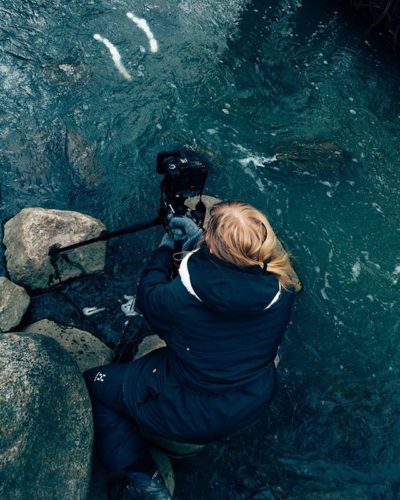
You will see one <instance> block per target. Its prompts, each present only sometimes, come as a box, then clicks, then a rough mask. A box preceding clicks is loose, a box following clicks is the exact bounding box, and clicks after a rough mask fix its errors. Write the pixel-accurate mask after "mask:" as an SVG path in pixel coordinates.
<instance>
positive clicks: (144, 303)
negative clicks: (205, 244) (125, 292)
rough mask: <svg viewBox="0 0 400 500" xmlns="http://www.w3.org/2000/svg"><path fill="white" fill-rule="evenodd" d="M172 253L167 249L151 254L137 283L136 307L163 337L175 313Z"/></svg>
mask: <svg viewBox="0 0 400 500" xmlns="http://www.w3.org/2000/svg"><path fill="white" fill-rule="evenodd" d="M172 255H173V251H172V250H171V249H170V248H168V247H161V248H158V249H157V250H155V251H154V252H153V254H152V255H151V257H150V260H149V262H148V264H147V266H146V267H145V269H144V271H143V272H142V275H141V277H140V281H139V287H138V293H137V297H136V300H137V305H138V306H139V309H140V311H141V312H142V314H143V316H144V317H145V318H146V320H147V321H148V322H149V323H150V325H151V326H152V327H153V328H154V329H155V330H156V333H158V334H159V335H160V336H162V337H165V334H166V333H167V332H168V331H169V328H168V327H169V326H170V324H171V321H172V320H173V317H174V313H175V311H176V303H177V300H176V297H175V293H174V286H173V284H174V282H173V281H172V270H173V257H172Z"/></svg>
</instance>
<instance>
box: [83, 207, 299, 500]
mask: <svg viewBox="0 0 400 500" xmlns="http://www.w3.org/2000/svg"><path fill="white" fill-rule="evenodd" d="M170 226H171V228H172V230H173V232H174V233H175V235H177V233H178V231H177V229H179V230H180V238H181V239H183V248H184V249H187V247H188V246H189V245H191V244H192V243H193V240H194V239H196V237H197V236H198V227H197V226H196V224H195V223H194V222H193V221H191V219H189V218H187V217H175V218H173V219H172V221H171V223H170ZM182 234H183V236H182ZM201 240H202V241H201V244H200V248H199V249H198V250H196V251H195V252H191V253H189V254H188V255H186V257H185V258H184V259H183V261H182V263H181V266H180V269H179V275H178V276H177V277H176V278H175V279H172V278H171V275H172V271H173V265H174V264H173V248H174V241H173V239H172V238H171V237H170V236H169V235H165V236H164V238H163V240H162V242H161V245H160V247H159V248H158V249H157V250H156V251H155V252H154V253H153V255H152V257H151V259H150V261H149V263H148V265H147V266H146V268H145V270H144V272H143V274H142V276H141V279H140V283H139V289H138V296H137V300H138V305H139V307H140V310H141V312H142V313H143V315H144V316H145V318H146V319H147V320H148V322H149V323H150V324H151V326H152V327H153V329H154V331H155V332H156V333H157V334H158V335H160V337H162V338H163V339H164V340H165V342H166V343H167V346H166V347H165V348H162V349H158V350H156V351H153V352H151V353H150V354H148V355H146V356H144V357H143V358H140V359H138V360H137V361H134V362H133V363H130V364H126V365H108V366H106V367H100V368H96V369H92V370H89V371H88V372H86V374H85V379H86V382H87V385H88V388H89V391H90V394H91V397H92V402H93V413H94V423H95V439H96V445H97V450H98V453H99V454H100V456H101V458H102V460H103V462H105V464H106V465H107V466H108V468H111V469H113V470H116V471H117V470H124V471H125V472H126V476H127V485H126V487H125V489H124V493H123V494H124V495H125V496H124V498H149V499H159V500H161V499H167V498H170V497H169V495H168V493H167V491H166V489H165V487H164V485H163V483H162V480H160V477H159V475H158V474H157V472H156V471H155V467H154V464H153V462H152V459H151V457H150V454H149V449H148V445H147V443H146V441H145V440H144V439H143V438H142V437H141V435H140V434H139V432H138V428H141V429H144V430H146V431H147V432H150V433H153V434H156V435H159V436H161V437H164V438H167V439H172V440H175V441H181V442H190V443H199V444H202V443H210V442H212V441H216V440H218V439H221V438H223V437H225V436H227V435H229V434H231V433H232V432H235V431H237V430H238V429H240V428H242V427H243V426H245V425H247V424H249V423H250V422H251V421H252V420H254V419H255V418H257V417H258V416H259V415H260V414H261V413H262V412H263V410H264V409H265V408H266V406H267V405H268V404H269V403H270V401H271V399H272V397H273V394H274V389H275V371H276V369H275V365H274V358H275V356H276V354H277V349H278V346H279V344H280V343H281V341H282V338H283V334H284V332H285V329H286V327H287V324H288V323H289V319H290V310H291V307H292V304H293V297H294V292H295V291H296V290H298V289H299V283H298V280H297V277H296V274H295V272H294V271H293V268H292V266H291V264H290V260H289V256H288V254H287V253H286V252H285V251H284V250H283V249H282V247H281V245H280V243H279V241H278V240H277V238H276V236H275V234H274V231H273V230H272V227H271V225H270V224H269V222H268V220H267V219H266V217H265V216H264V215H263V214H262V213H261V212H259V211H258V210H256V209H255V208H253V207H252V206H250V205H248V204H245V203H241V202H236V201H233V202H224V203H219V204H218V205H215V206H214V207H213V209H212V211H211V216H210V220H209V222H208V226H207V230H206V231H205V234H204V236H203V237H202V238H201Z"/></svg>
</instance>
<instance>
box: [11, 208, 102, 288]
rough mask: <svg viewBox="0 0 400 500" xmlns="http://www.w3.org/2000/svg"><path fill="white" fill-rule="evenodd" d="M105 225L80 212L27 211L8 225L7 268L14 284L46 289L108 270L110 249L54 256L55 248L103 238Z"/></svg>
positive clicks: (98, 247)
mask: <svg viewBox="0 0 400 500" xmlns="http://www.w3.org/2000/svg"><path fill="white" fill-rule="evenodd" d="M103 230H105V226H104V224H103V223H102V222H100V221H99V220H98V219H95V218H93V217H90V216H88V215H83V214H80V213H78V212H70V211H65V210H48V209H44V208H24V209H23V210H21V212H19V213H18V214H17V215H16V216H15V217H13V218H12V219H10V220H9V221H8V222H7V223H6V224H5V226H4V240H3V242H4V245H5V246H6V252H5V256H6V260H7V269H8V273H9V275H10V278H11V280H12V281H15V282H16V283H19V284H22V285H26V286H28V287H29V288H31V289H43V288H48V287H50V286H52V285H57V284H59V283H61V282H63V281H66V280H68V279H70V278H75V277H78V276H82V275H86V274H91V273H96V272H99V271H103V270H104V266H105V255H106V247H105V243H104V242H98V243H94V244H92V245H88V246H85V247H81V248H77V249H75V250H71V251H69V252H67V253H62V254H59V255H57V256H54V257H51V258H50V257H49V256H48V251H49V248H50V247H51V246H52V245H55V244H59V245H61V246H67V245H71V244H73V243H77V242H79V241H83V240H87V239H90V238H94V237H96V236H99V235H100V233H101V232H102V231H103Z"/></svg>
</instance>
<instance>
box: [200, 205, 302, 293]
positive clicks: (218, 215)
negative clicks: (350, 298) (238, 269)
mask: <svg viewBox="0 0 400 500" xmlns="http://www.w3.org/2000/svg"><path fill="white" fill-rule="evenodd" d="M204 241H205V243H206V244H207V247H208V249H209V250H210V252H211V253H212V254H213V255H215V256H217V257H219V258H220V259H222V260H224V261H227V262H231V263H232V264H236V265H237V266H252V265H255V264H258V265H259V266H260V267H262V268H263V269H265V270H266V269H267V267H268V272H270V273H273V274H274V275H275V276H276V277H277V278H278V279H279V281H280V283H281V285H282V286H283V287H284V288H288V287H293V288H294V290H295V291H299V290H300V288H301V284H300V281H299V279H298V277H297V274H296V272H295V271H294V269H293V267H292V265H291V263H290V256H289V254H288V252H286V251H285V250H284V248H283V247H282V245H281V243H280V241H279V240H278V238H277V237H276V235H275V233H274V230H273V229H272V227H271V224H270V223H269V222H268V219H267V218H266V217H265V215H264V214H262V213H261V212H260V211H259V210H257V209H256V208H254V207H252V206H251V205H248V204H247V203H242V202H240V201H225V202H222V203H217V204H216V205H214V206H213V207H212V209H211V212H210V219H209V221H208V225H207V229H206V232H205V236H204Z"/></svg>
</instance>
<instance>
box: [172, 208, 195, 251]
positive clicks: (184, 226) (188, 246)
mask: <svg viewBox="0 0 400 500" xmlns="http://www.w3.org/2000/svg"><path fill="white" fill-rule="evenodd" d="M169 227H170V229H171V232H172V234H173V235H174V239H175V241H180V242H181V243H182V250H183V251H185V252H186V251H188V250H192V248H193V247H194V246H195V245H196V244H197V243H198V241H199V239H200V237H201V235H202V234H203V230H202V229H201V228H199V226H198V225H197V224H196V223H195V222H194V221H193V220H192V219H191V218H190V217H172V219H171V220H170V222H169Z"/></svg>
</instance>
